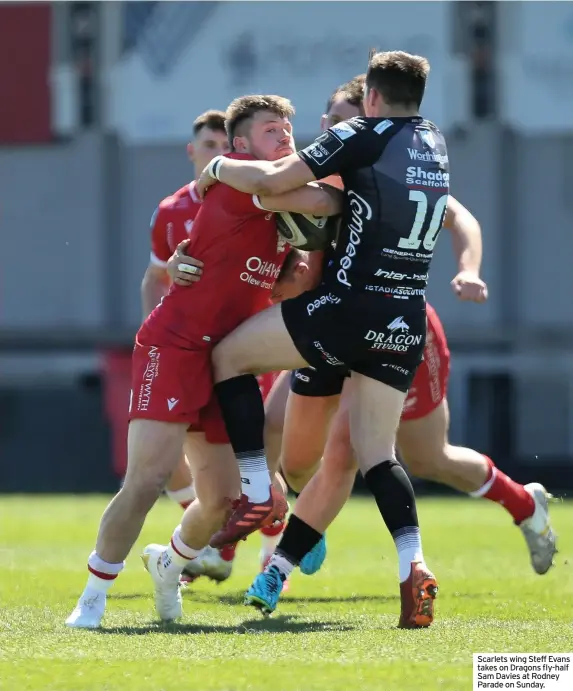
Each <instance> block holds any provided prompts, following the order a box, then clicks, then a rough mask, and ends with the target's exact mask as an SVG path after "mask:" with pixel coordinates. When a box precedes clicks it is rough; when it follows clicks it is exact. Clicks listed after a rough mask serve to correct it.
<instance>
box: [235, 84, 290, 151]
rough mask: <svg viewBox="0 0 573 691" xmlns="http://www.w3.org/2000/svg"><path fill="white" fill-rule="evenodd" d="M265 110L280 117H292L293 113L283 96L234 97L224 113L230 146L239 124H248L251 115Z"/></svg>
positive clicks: (288, 102)
mask: <svg viewBox="0 0 573 691" xmlns="http://www.w3.org/2000/svg"><path fill="white" fill-rule="evenodd" d="M265 110H266V111H269V112H271V113H274V114H275V115H278V116H279V117H281V118H292V116H293V115H294V113H295V110H294V106H293V104H292V103H291V102H290V101H289V99H288V98H283V96H266V95H256V96H241V97H240V98H236V99H235V100H234V101H233V102H232V103H231V104H230V105H229V107H228V108H227V112H226V114H225V127H226V129H227V136H228V137H229V143H230V144H231V146H232V145H233V139H234V138H235V137H236V136H237V130H238V129H240V128H241V125H243V124H248V123H249V120H250V119H251V118H252V117H253V115H256V113H260V112H261V111H265Z"/></svg>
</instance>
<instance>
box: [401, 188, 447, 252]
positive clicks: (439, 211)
mask: <svg viewBox="0 0 573 691" xmlns="http://www.w3.org/2000/svg"><path fill="white" fill-rule="evenodd" d="M409 199H410V201H411V202H416V204H417V209H416V218H414V223H413V224H412V230H411V231H410V235H409V236H408V237H407V238H400V240H399V241H398V247H399V248H400V249H403V250H417V249H418V248H419V247H420V245H423V246H424V249H425V250H428V252H431V251H432V250H433V249H434V245H435V244H436V240H437V239H438V233H439V232H440V229H441V227H442V223H443V216H444V213H445V211H446V204H447V203H448V195H447V194H444V195H443V196H442V197H440V198H439V199H438V201H437V202H436V206H434V212H433V213H432V218H431V220H430V225H429V226H428V230H427V231H426V233H425V235H424V239H423V240H421V239H420V234H421V232H422V228H423V227H424V223H425V222H426V215H427V213H428V197H427V196H426V193H425V192H422V191H421V190H410V197H409Z"/></svg>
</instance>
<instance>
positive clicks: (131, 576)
mask: <svg viewBox="0 0 573 691" xmlns="http://www.w3.org/2000/svg"><path fill="white" fill-rule="evenodd" d="M106 501H107V499H106V498H104V497H0V689H3V690H4V689H6V690H7V691H8V690H9V691H32V690H33V691H40V690H41V691H52V690H53V691H56V690H57V691H112V690H113V691H175V690H177V691H182V690H184V689H194V690H196V691H247V690H249V691H250V690H252V691H282V690H284V691H295V690H297V691H298V690H300V691H354V690H357V691H358V690H359V691H382V690H383V691H414V690H415V691H419V690H420V689H422V690H423V691H437V690H440V691H442V690H443V691H470V690H471V688H472V652H548V653H563V652H567V651H571V650H572V647H573V645H572V644H573V629H572V618H573V569H572V564H573V537H572V530H571V528H572V526H573V505H572V504H570V503H569V504H567V503H564V504H560V505H554V506H553V509H552V515H553V521H554V526H555V528H556V530H557V532H558V533H559V535H560V542H559V549H560V553H559V554H558V555H557V558H556V567H555V568H554V569H552V570H551V571H550V572H549V573H548V574H547V575H545V576H537V575H536V574H534V573H533V571H532V570H531V568H530V566H529V562H528V556H527V553H526V549H525V543H524V540H523V538H522V536H521V534H520V532H519V531H518V530H517V529H516V528H515V527H514V526H513V525H512V522H511V519H510V518H509V516H508V515H507V514H506V513H505V512H504V511H503V509H501V508H500V507H498V506H494V505H491V504H489V503H488V502H483V501H477V500H469V499H459V500H452V499H427V500H421V501H420V503H419V514H420V520H421V525H422V531H423V538H424V552H425V554H426V558H427V561H428V564H429V565H430V567H431V568H432V569H433V570H434V571H435V573H436V575H437V576H438V580H439V582H440V595H439V598H438V600H437V606H436V607H437V621H436V623H435V624H434V626H432V628H431V629H429V630H424V631H399V630H397V629H396V623H397V620H398V611H399V601H398V597H397V583H396V572H397V565H396V558H395V552H394V546H393V544H392V542H391V540H390V538H389V536H388V535H387V534H386V531H385V529H384V526H383V524H382V522H381V520H380V518H379V517H378V514H377V511H376V508H375V505H374V503H373V502H370V501H368V500H359V499H356V500H353V501H352V502H351V503H350V504H349V505H348V506H347V507H346V509H345V510H344V512H343V513H342V515H341V516H340V517H339V519H338V520H337V522H336V524H335V525H334V526H333V528H332V529H331V530H330V531H329V533H328V547H329V554H328V558H327V561H326V564H325V566H324V567H323V569H322V571H321V572H320V573H319V574H317V575H316V576H311V577H308V576H303V575H301V574H299V573H297V574H296V575H295V576H294V577H293V579H292V582H291V589H290V592H289V593H288V595H286V596H284V598H283V601H282V605H279V609H278V610H277V612H276V613H275V615H273V617H272V618H271V619H269V620H264V619H262V618H260V617H259V616H258V614H257V613H256V612H255V610H251V609H250V608H249V609H247V608H245V607H243V606H242V595H243V592H244V590H245V589H246V588H247V587H248V585H249V584H250V582H251V580H252V577H253V576H254V574H255V572H256V571H257V564H258V549H259V546H260V538H259V536H258V535H257V534H255V535H254V536H252V537H251V538H249V541H248V542H247V543H243V544H241V546H240V547H239V550H238V556H237V560H236V566H235V572H234V574H233V576H232V577H231V578H230V579H229V580H228V581H227V582H226V583H224V584H223V585H221V586H217V585H215V584H213V583H210V582H205V583H203V582H201V581H199V582H198V583H197V584H195V585H194V586H192V587H191V588H189V589H187V592H186V594H185V596H184V599H185V619H184V620H183V622H182V623H181V624H180V625H172V626H168V627H167V626H162V625H161V624H159V623H157V621H156V618H155V615H154V610H153V601H152V594H151V581H150V579H149V577H148V575H147V574H146V573H145V571H144V570H143V567H142V565H141V562H140V560H139V557H138V554H139V552H140V549H141V547H143V546H144V545H145V544H146V543H148V542H166V541H167V540H168V538H169V536H170V534H171V531H172V529H173V527H174V526H175V525H176V523H177V520H178V517H179V515H180V513H179V510H178V508H177V507H176V506H175V505H173V504H172V503H170V502H169V501H168V500H165V499H163V500H161V501H160V503H159V505H158V506H157V507H156V508H155V509H154V511H153V512H152V514H151V515H150V516H149V519H148V521H147V524H146V526H145V529H144V533H143V535H142V538H141V540H140V541H139V542H138V544H137V545H136V547H135V549H134V551H133V553H132V555H131V557H130V558H129V560H128V564H127V568H126V570H125V571H124V573H123V574H122V575H121V576H120V578H119V579H118V582H117V584H116V585H115V586H114V588H113V590H112V591H111V593H110V598H109V604H108V613H107V615H106V618H105V620H104V623H105V626H104V628H103V629H102V630H101V631H95V632H92V631H75V630H68V629H67V628H66V627H65V626H64V624H63V622H64V619H65V618H66V616H67V615H68V614H69V612H70V611H71V609H72V608H73V606H74V605H75V601H76V599H77V597H78V596H79V594H80V592H81V590H82V588H83V586H84V582H85V577H86V570H85V564H86V558H87V555H88V554H89V552H90V551H91V549H92V547H93V543H94V538H95V533H96V529H97V524H98V521H99V518H100V515H101V513H102V511H103V509H104V507H105V504H106Z"/></svg>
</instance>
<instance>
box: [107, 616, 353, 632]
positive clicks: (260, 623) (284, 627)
mask: <svg viewBox="0 0 573 691" xmlns="http://www.w3.org/2000/svg"><path fill="white" fill-rule="evenodd" d="M353 630H354V627H353V626H348V625H346V624H338V623H337V622H332V621H298V620H297V619H296V618H294V617H292V616H289V615H282V616H278V617H273V618H272V619H252V620H248V621H244V622H243V623H242V624H237V625H236V626H217V625H215V626H213V625H211V624H175V623H170V624H166V623H163V622H155V623H152V624H149V625H147V626H111V627H109V628H105V629H96V631H95V633H98V634H100V635H101V634H110V633H111V634H121V635H124V636H146V635H148V634H154V633H159V634H172V635H176V636H177V635H178V636H181V635H192V634H206V633H226V634H233V635H235V634H257V633H321V632H330V631H353Z"/></svg>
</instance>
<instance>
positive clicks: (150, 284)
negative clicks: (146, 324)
mask: <svg viewBox="0 0 573 691" xmlns="http://www.w3.org/2000/svg"><path fill="white" fill-rule="evenodd" d="M168 290H169V281H168V280H165V279H164V280H160V279H158V278H156V277H149V276H144V278H143V281H142V283H141V306H142V309H143V319H144V320H145V319H147V317H148V316H149V315H150V314H151V313H152V312H153V310H154V309H155V308H156V307H157V305H158V304H159V303H160V302H161V298H163V297H164V296H165V295H166V294H167V291H168Z"/></svg>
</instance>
